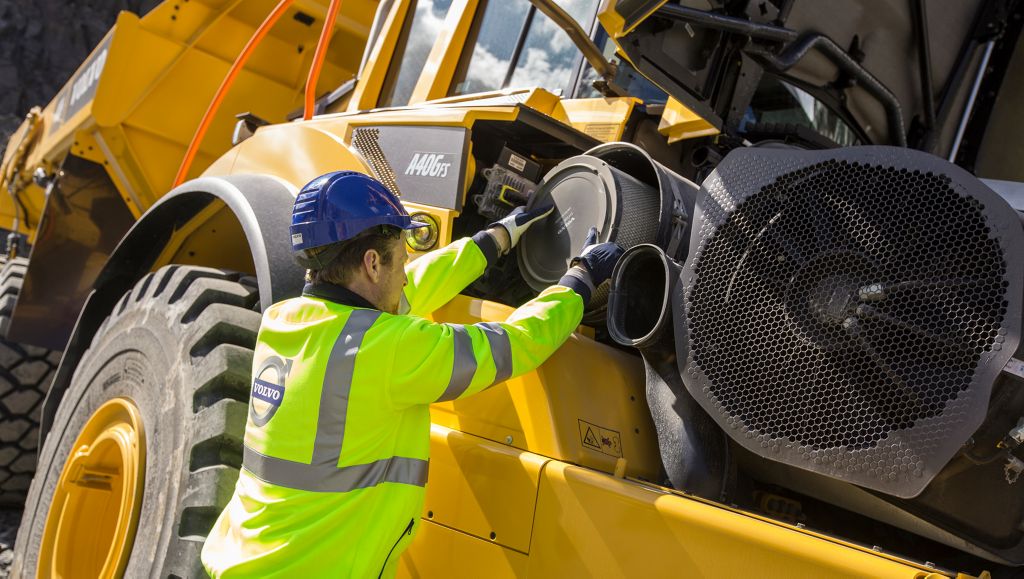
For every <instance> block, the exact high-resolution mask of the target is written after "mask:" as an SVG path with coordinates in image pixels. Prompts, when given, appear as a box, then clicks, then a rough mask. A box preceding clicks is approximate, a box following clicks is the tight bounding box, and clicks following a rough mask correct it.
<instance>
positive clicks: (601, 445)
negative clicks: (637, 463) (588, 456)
mask: <svg viewBox="0 0 1024 579" xmlns="http://www.w3.org/2000/svg"><path fill="white" fill-rule="evenodd" d="M578 421H579V425H580V442H582V443H583V446H585V447H586V448H589V449H591V450H596V451H597V452H600V453H603V454H607V455H608V456H615V457H619V456H622V439H621V437H620V436H619V433H618V431H616V430H612V429H610V428H602V427H600V426H598V425H596V424H593V423H591V422H587V421H585V420H578Z"/></svg>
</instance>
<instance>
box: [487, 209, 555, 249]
mask: <svg viewBox="0 0 1024 579" xmlns="http://www.w3.org/2000/svg"><path fill="white" fill-rule="evenodd" d="M554 209H555V206H554V205H545V206H543V207H535V208H533V209H530V210H527V209H526V207H524V206H522V205H520V206H519V207H516V208H515V209H513V210H512V213H509V214H508V215H506V216H505V217H504V218H503V219H501V220H499V221H498V222H496V223H492V224H491V227H494V226H495V225H500V226H502V227H504V228H505V231H507V232H508V240H509V246H508V247H507V248H505V251H506V252H507V251H511V249H512V248H513V247H515V246H516V244H517V243H519V238H520V237H522V235H523V233H524V232H525V231H526V230H527V229H529V228H530V226H531V225H533V224H534V223H537V222H538V221H540V220H541V219H544V218H545V217H547V216H548V215H551V212H552V211H554Z"/></svg>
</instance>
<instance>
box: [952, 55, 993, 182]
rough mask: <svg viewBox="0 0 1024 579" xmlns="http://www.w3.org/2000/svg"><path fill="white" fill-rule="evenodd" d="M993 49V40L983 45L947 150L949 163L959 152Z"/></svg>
mask: <svg viewBox="0 0 1024 579" xmlns="http://www.w3.org/2000/svg"><path fill="white" fill-rule="evenodd" d="M995 47H996V41H995V40H989V41H988V42H986V43H985V53H984V54H982V55H981V65H980V66H978V74H976V75H974V82H973V83H972V84H971V93H970V96H968V97H967V104H966V105H964V113H963V115H962V116H961V117H960V125H959V126H958V127H957V128H956V137H954V138H953V147H952V148H951V149H950V150H949V157H947V159H946V160H947V161H949V162H950V163H952V162H954V160H955V159H956V154H957V153H959V152H960V143H961V142H962V141H963V138H964V132H965V131H967V121H969V120H970V119H971V112H973V111H974V101H975V99H976V98H977V97H978V89H980V88H981V81H982V79H984V78H985V69H987V68H988V59H989V58H990V57H991V56H992V50H993V49H994V48H995Z"/></svg>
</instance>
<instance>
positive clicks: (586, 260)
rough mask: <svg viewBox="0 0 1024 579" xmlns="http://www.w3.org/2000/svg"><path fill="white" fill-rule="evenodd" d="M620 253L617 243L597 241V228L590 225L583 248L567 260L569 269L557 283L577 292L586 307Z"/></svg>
mask: <svg viewBox="0 0 1024 579" xmlns="http://www.w3.org/2000/svg"><path fill="white" fill-rule="evenodd" d="M622 253H623V251H622V248H621V247H619V245H618V244H617V243H614V242H611V241H606V242H605V243H598V242H597V228H596V227H591V228H590V231H589V232H588V233H587V238H586V240H584V242H583V249H582V250H581V251H580V254H579V255H578V256H577V257H574V258H572V261H570V262H569V271H567V272H565V275H563V276H562V279H561V280H559V282H558V285H561V286H565V287H568V288H570V289H572V290H573V291H575V292H576V293H578V294H579V295H580V297H581V298H583V305H584V307H586V305H587V304H588V303H589V302H590V296H591V294H593V292H594V289H595V288H597V287H598V286H600V285H601V284H602V283H604V282H605V281H607V280H608V278H610V277H611V276H612V270H613V269H615V263H616V262H618V261H619V258H620V257H622Z"/></svg>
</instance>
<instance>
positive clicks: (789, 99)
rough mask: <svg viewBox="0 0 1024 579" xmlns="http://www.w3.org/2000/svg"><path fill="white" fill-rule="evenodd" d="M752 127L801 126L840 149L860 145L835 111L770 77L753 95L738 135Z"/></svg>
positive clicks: (767, 76)
mask: <svg viewBox="0 0 1024 579" xmlns="http://www.w3.org/2000/svg"><path fill="white" fill-rule="evenodd" d="M752 123H773V124H779V125H786V124H790V125H802V126H805V127H807V128H809V129H812V130H813V131H815V132H816V133H818V134H819V135H822V136H824V137H827V138H828V139H831V140H832V141H833V142H834V143H836V144H837V145H839V146H841V147H850V146H853V145H859V144H861V140H860V137H858V136H857V133H856V132H855V131H854V129H853V127H851V126H850V125H849V124H847V122H846V121H845V120H843V118H842V117H841V116H840V115H839V113H837V112H836V111H834V110H832V109H831V108H829V107H828V106H827V105H826V104H825V103H823V102H821V101H819V100H818V99H816V98H814V96H813V95H811V94H810V93H808V92H806V91H804V90H802V89H800V88H798V87H796V86H794V85H792V84H790V83H788V82H785V81H783V80H781V79H779V78H776V77H774V76H770V75H765V76H764V78H762V79H761V83H760V84H759V85H758V86H757V90H756V91H754V97H753V98H752V99H751V101H750V106H749V107H748V108H747V111H746V113H745V114H744V115H743V119H742V120H741V121H740V127H739V128H740V131H741V132H743V131H746V130H747V128H748V127H749V126H750V125H751V124H752Z"/></svg>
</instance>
